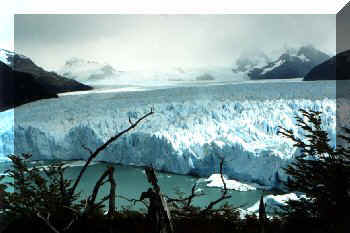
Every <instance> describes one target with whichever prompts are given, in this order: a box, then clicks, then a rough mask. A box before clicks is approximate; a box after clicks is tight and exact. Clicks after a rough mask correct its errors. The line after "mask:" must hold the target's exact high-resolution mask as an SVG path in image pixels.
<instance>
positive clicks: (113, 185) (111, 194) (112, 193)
mask: <svg viewBox="0 0 350 233" xmlns="http://www.w3.org/2000/svg"><path fill="white" fill-rule="evenodd" d="M111 168H112V169H111V171H110V172H109V173H108V181H109V183H110V184H111V187H110V191H109V210H108V216H109V217H112V216H114V213H115V190H116V188H117V184H116V182H115V180H114V177H113V174H114V167H111Z"/></svg>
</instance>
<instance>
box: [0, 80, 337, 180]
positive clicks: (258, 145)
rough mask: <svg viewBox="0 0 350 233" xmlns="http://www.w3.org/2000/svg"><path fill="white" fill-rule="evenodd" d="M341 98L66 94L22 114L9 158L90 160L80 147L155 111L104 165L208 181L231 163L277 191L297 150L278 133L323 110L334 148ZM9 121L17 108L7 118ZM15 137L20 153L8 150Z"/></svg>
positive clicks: (233, 88)
mask: <svg viewBox="0 0 350 233" xmlns="http://www.w3.org/2000/svg"><path fill="white" fill-rule="evenodd" d="M334 91H335V83H330V82H323V83H322V82H311V83H302V82H295V83H293V82H285V83H283V84H280V83H258V84H240V85H217V86H215V85H214V86H205V87H177V88H170V89H161V90H154V91H139V92H119V93H118V92H115V93H103V94H99V93H91V94H86V95H64V96H61V97H60V98H59V99H51V100H40V101H36V102H33V103H29V104H26V105H23V106H20V107H18V108H16V109H15V110H14V112H15V118H14V125H15V127H14V128H11V127H7V128H6V127H4V128H2V129H1V134H0V142H1V144H0V145H1V147H0V150H1V151H0V158H4V156H5V155H6V154H9V153H13V152H15V153H22V152H23V153H32V154H33V159H39V160H50V159H86V158H87V157H88V155H89V154H88V153H87V151H85V150H84V149H83V148H82V147H81V145H86V146H88V147H89V148H90V149H91V150H94V149H96V148H97V147H98V146H99V145H101V144H102V143H103V142H104V141H106V140H107V139H108V138H109V137H111V136H112V135H114V134H116V133H117V132H120V131H121V130H122V129H125V128H126V127H128V125H129V121H128V118H129V117H130V118H131V119H132V120H133V119H136V118H138V117H140V116H142V115H143V114H145V113H147V112H148V111H149V110H150V108H151V107H153V108H154V109H155V114H154V115H152V116H151V117H150V118H147V119H146V120H145V121H144V122H143V123H142V124H141V125H140V126H139V127H137V128H136V129H135V130H134V131H132V132H130V133H128V134H127V135H124V136H123V137H122V138H120V139H118V141H116V142H115V143H113V144H112V145H110V146H109V147H108V148H107V149H106V150H105V151H103V152H102V153H101V154H100V155H99V156H98V157H97V158H96V160H97V161H108V162H114V163H120V164H125V165H130V164H133V165H151V164H152V165H153V166H154V167H155V168H157V169H159V170H163V171H168V172H174V173H178V174H196V175H199V176H202V177H208V176H210V175H211V174H215V173H218V171H219V163H220V158H221V157H223V158H225V161H226V162H225V165H224V168H223V172H224V174H225V175H226V176H227V178H228V179H236V180H239V181H243V182H255V183H258V184H261V185H267V186H276V185H278V184H279V183H280V181H281V180H285V179H286V174H285V173H284V171H283V169H282V167H284V166H286V165H287V164H288V163H289V162H290V161H291V160H292V159H293V157H294V156H295V154H296V153H298V152H297V151H296V150H295V149H294V148H293V146H292V142H291V141H289V140H288V139H286V138H283V137H281V136H279V135H277V130H278V126H283V127H285V128H288V129H292V130H293V131H294V132H295V133H296V134H297V135H300V133H301V132H300V131H299V130H298V128H297V127H296V126H295V125H296V121H295V119H294V116H295V114H299V113H298V109H300V108H304V109H312V110H318V111H322V112H323V113H324V114H323V115H322V120H323V123H324V127H325V128H326V129H327V130H328V132H329V134H330V137H331V143H332V144H333V145H335V109H336V104H335V98H334V96H335V95H334V93H333V92H334ZM12 114H13V110H12ZM12 117H13V116H12ZM4 118H6V119H10V118H11V111H9V112H3V113H1V119H4ZM12 119H13V118H12ZM3 125H4V124H2V125H1V127H3ZM5 125H6V124H5ZM12 127H13V125H12ZM5 128H6V129H5ZM13 132H14V133H13ZM13 138H15V145H14V148H13V146H12V147H11V145H8V143H7V142H9V141H11V139H12V140H13ZM10 144H11V143H10ZM12 145H13V144H12Z"/></svg>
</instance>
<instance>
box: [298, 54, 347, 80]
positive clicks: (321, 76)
mask: <svg viewBox="0 0 350 233" xmlns="http://www.w3.org/2000/svg"><path fill="white" fill-rule="evenodd" d="M349 65H350V50H347V51H344V52H342V53H339V54H337V55H336V56H334V57H332V58H331V59H329V60H327V61H325V62H323V63H322V64H319V65H318V66H316V67H314V68H313V69H312V70H311V71H310V72H309V73H308V74H307V75H306V76H305V77H304V81H315V80H350V66H349Z"/></svg>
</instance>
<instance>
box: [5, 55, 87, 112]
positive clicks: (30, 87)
mask: <svg viewBox="0 0 350 233" xmlns="http://www.w3.org/2000/svg"><path fill="white" fill-rule="evenodd" d="M0 74H1V75H0V82H1V92H0V93H1V95H2V96H1V97H2V98H1V106H0V111H2V110H5V109H8V108H13V107H15V106H18V105H21V104H25V103H28V102H31V101H35V100H38V99H43V98H52V97H57V94H58V93H62V92H71V91H83V90H91V87H89V86H87V85H84V84H81V83H79V82H77V81H75V80H72V79H68V78H65V77H62V76H60V75H58V74H56V73H54V72H48V71H46V70H44V69H43V68H41V67H39V66H37V65H36V64H35V63H34V62H33V61H32V60H31V59H30V58H29V57H26V56H23V55H19V54H16V53H14V52H10V51H7V50H4V49H0Z"/></svg>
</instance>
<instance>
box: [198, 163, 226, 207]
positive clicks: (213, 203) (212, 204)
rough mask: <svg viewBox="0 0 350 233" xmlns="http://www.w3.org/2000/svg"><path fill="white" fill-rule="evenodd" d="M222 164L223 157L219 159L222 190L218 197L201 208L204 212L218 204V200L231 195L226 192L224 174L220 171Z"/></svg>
mask: <svg viewBox="0 0 350 233" xmlns="http://www.w3.org/2000/svg"><path fill="white" fill-rule="evenodd" d="M223 165H224V159H221V161H220V177H221V181H222V183H223V185H224V189H223V190H222V193H221V196H220V197H219V198H218V199H216V200H215V201H212V202H210V203H209V205H208V206H207V208H205V209H204V210H203V212H204V213H206V212H208V211H209V210H212V209H213V207H214V206H215V205H216V204H218V203H219V202H221V201H223V200H226V199H229V198H231V195H228V194H227V193H228V189H227V186H226V182H225V178H224V175H223V173H222V170H223Z"/></svg>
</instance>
